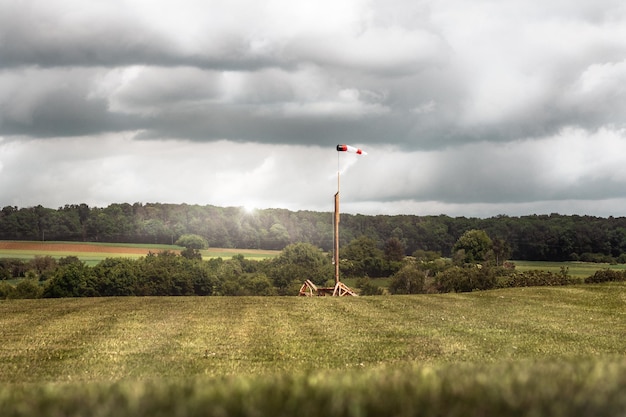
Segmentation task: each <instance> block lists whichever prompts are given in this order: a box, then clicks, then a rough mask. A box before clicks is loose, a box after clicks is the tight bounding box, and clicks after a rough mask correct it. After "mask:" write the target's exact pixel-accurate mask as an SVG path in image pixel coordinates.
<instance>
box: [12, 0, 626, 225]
mask: <svg viewBox="0 0 626 417" xmlns="http://www.w3.org/2000/svg"><path fill="white" fill-rule="evenodd" d="M339 143H347V144H350V145H354V146H358V147H360V148H362V149H364V150H365V151H367V152H368V155H367V156H357V155H354V154H345V153H341V154H338V152H336V151H335V147H336V145H337V144H339ZM338 171H339V172H341V176H340V178H341V196H342V197H341V198H342V200H341V201H342V212H351V213H363V214H417V215H428V214H435V215H436V214H448V215H451V216H478V217H489V216H493V215H497V214H507V215H514V216H516V215H525V214H534V213H536V214H544V213H552V212H557V213H562V214H591V215H599V216H609V215H613V216H625V215H626V3H625V2H624V1H623V0H593V1H591V0H543V1H541V2H534V1H528V0H501V1H495V0H472V1H466V0H438V1H427V0H423V1H422V0H341V1H339V0H315V1H308V0H306V1H293V0H267V1H260V0H175V1H169V0H168V1H166V0H157V1H154V0H132V1H131V0H126V1H125V0H107V1H95V0H94V1H87V0H46V1H37V0H0V205H1V206H6V205H15V206H18V207H29V206H33V205H37V204H41V205H43V206H45V207H51V208H56V207H59V206H63V205H65V204H72V203H87V204H89V205H90V206H100V207H102V206H106V205H108V204H110V203H114V202H128V203H134V202H143V203H147V202H164V203H188V204H203V205H204V204H212V205H218V206H242V207H247V208H252V207H257V208H270V207H272V208H278V207H280V208H288V209H291V210H317V211H332V204H333V203H332V201H333V194H334V193H335V192H336V189H337V173H338Z"/></svg>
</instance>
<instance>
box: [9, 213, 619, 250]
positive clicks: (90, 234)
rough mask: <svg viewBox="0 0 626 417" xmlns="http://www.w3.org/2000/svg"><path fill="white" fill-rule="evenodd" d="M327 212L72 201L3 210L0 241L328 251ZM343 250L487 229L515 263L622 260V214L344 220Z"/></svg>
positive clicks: (409, 245) (423, 243) (439, 239)
mask: <svg viewBox="0 0 626 417" xmlns="http://www.w3.org/2000/svg"><path fill="white" fill-rule="evenodd" d="M332 219H333V216H332V213H324V212H312V211H298V212H293V211H289V210H284V209H264V210H255V211H254V212H247V211H246V210H244V209H242V208H239V207H216V206H210V205H207V206H200V205H188V204H161V203H147V204H143V203H135V204H128V203H123V204H111V205H109V206H108V207H105V208H99V207H89V206H88V205H86V204H72V205H66V206H64V207H59V208H58V209H51V208H45V207H42V206H36V207H27V208H18V207H14V206H6V207H4V208H2V211H1V212H0V240H56V241H99V242H126V243H165V244H171V243H174V242H176V240H177V239H178V238H179V237H180V236H181V235H183V234H197V235H200V236H203V237H205V238H206V240H207V241H208V243H209V245H210V246H212V247H226V248H253V249H257V248H258V249H277V250H282V249H283V248H285V247H286V246H287V245H289V244H292V243H296V242H306V243H310V244H312V245H315V246H317V247H319V248H321V249H323V250H325V251H330V250H331V249H332V242H333V230H332V229H333V226H332V221H333V220H332ZM340 227H341V233H340V240H341V242H340V243H341V245H346V244H348V243H349V242H351V241H352V240H354V239H356V238H358V237H362V236H366V237H368V238H370V239H373V240H374V241H376V242H378V245H379V247H380V248H382V247H384V244H385V242H387V241H388V240H389V239H391V238H396V239H398V240H400V241H401V242H402V243H403V246H404V249H405V252H406V255H411V254H413V253H414V252H415V251H417V250H424V251H434V252H439V253H441V254H442V255H443V256H450V254H451V251H452V247H453V246H454V244H455V242H456V241H457V240H458V239H459V237H460V236H461V235H462V234H463V233H465V232H466V231H468V230H472V229H478V230H484V231H485V232H486V233H487V234H488V235H489V236H490V237H491V238H492V239H494V240H496V241H501V242H504V243H505V244H506V245H508V247H509V248H510V258H511V259H520V260H549V261H563V260H585V261H618V262H624V261H625V260H626V217H617V218H614V217H609V218H601V217H592V216H577V215H573V216H566V215H559V214H550V215H529V216H521V217H510V216H505V215H500V216H496V217H491V218H487V219H480V218H466V217H456V218H453V217H449V216H446V215H440V216H416V215H396V216H389V215H377V216H369V215H361V214H357V215H352V214H342V215H341V226H340Z"/></svg>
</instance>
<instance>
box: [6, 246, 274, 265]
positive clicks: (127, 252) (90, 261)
mask: <svg viewBox="0 0 626 417" xmlns="http://www.w3.org/2000/svg"><path fill="white" fill-rule="evenodd" d="M181 249H183V248H181V247H180V246H176V245H150V244H132V243H91V242H90V243H75V242H32V241H31V242H24V241H0V258H19V259H32V258H33V257H35V256H44V255H49V256H52V257H53V258H57V259H58V258H61V257H65V256H76V257H78V258H79V259H81V260H82V261H83V262H85V263H86V264H87V265H91V266H93V265H95V264H97V263H98V262H100V261H102V260H104V259H105V258H109V257H129V258H139V257H142V256H146V255H147V254H148V253H149V252H153V253H156V252H160V251H163V250H170V251H175V252H179V251H180V250H181ZM201 253H202V257H203V258H206V259H209V258H217V257H222V258H230V257H232V256H234V255H238V254H241V255H243V256H244V257H246V258H250V259H263V258H268V257H272V256H276V254H278V253H279V252H278V251H268V250H267V251H266V250H255V249H221V248H215V249H214V248H209V249H207V250H203V251H201Z"/></svg>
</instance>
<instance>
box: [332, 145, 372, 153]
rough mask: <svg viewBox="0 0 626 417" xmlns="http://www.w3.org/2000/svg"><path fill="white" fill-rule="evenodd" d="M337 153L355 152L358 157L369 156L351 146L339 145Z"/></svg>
mask: <svg viewBox="0 0 626 417" xmlns="http://www.w3.org/2000/svg"><path fill="white" fill-rule="evenodd" d="M337 152H353V153H356V154H358V155H367V152H365V151H363V150H361V149H359V148H355V147H354V146H350V145H337Z"/></svg>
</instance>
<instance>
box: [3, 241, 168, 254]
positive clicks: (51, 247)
mask: <svg viewBox="0 0 626 417" xmlns="http://www.w3.org/2000/svg"><path fill="white" fill-rule="evenodd" d="M0 250H15V251H41V252H99V253H100V252H102V253H129V254H137V255H145V254H147V253H148V252H150V251H152V252H158V251H159V249H156V250H155V249H150V248H139V247H129V246H109V245H97V244H89V243H68V242H59V243H55V242H13V241H12V242H8V241H4V242H0Z"/></svg>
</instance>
